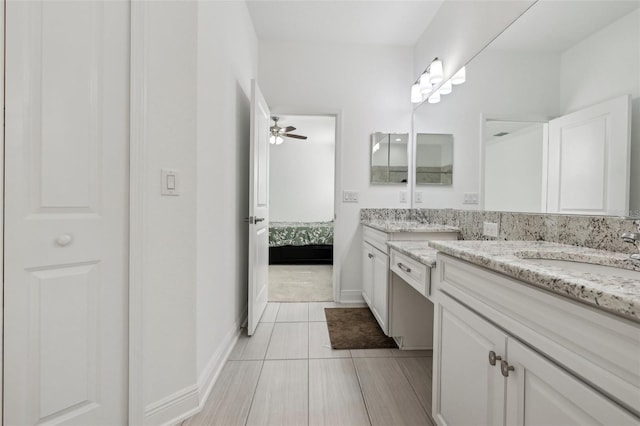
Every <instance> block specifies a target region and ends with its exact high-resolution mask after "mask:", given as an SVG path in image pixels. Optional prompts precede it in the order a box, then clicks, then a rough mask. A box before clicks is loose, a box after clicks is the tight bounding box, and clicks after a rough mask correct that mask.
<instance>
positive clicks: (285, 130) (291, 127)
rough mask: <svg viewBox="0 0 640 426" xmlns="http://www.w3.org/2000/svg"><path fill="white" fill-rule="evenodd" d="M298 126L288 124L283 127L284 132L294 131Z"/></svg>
mask: <svg viewBox="0 0 640 426" xmlns="http://www.w3.org/2000/svg"><path fill="white" fill-rule="evenodd" d="M295 129H296V128H295V127H293V126H287V127H285V128H284V129H282V131H283V132H285V133H287V132H293V131H294V130H295Z"/></svg>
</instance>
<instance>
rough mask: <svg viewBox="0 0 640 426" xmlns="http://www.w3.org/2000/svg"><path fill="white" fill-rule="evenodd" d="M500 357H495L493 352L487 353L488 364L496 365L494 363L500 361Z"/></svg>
mask: <svg viewBox="0 0 640 426" xmlns="http://www.w3.org/2000/svg"><path fill="white" fill-rule="evenodd" d="M501 359H502V357H501V356H500V355H496V353H495V352H494V351H489V364H490V365H496V361H500V360H501Z"/></svg>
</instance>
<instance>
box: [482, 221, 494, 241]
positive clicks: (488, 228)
mask: <svg viewBox="0 0 640 426" xmlns="http://www.w3.org/2000/svg"><path fill="white" fill-rule="evenodd" d="M482 235H484V236H485V237H494V238H498V224H497V223H493V222H484V224H483V225H482Z"/></svg>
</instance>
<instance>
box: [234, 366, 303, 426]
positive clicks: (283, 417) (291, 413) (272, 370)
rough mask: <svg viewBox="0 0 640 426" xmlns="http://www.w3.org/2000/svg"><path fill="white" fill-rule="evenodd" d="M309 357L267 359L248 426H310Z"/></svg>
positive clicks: (250, 412)
mask: <svg viewBox="0 0 640 426" xmlns="http://www.w3.org/2000/svg"><path fill="white" fill-rule="evenodd" d="M308 363H309V361H307V360H285V361H265V362H264V365H263V367H262V373H261V374H260V379H259V380H258V386H257V388H256V392H255V396H254V398H253V403H252V404H251V410H249V418H248V419H247V425H248V426H251V425H257V426H264V425H292V426H300V425H306V424H308V421H309V405H308V404H309V371H308Z"/></svg>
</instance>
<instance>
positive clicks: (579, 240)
mask: <svg viewBox="0 0 640 426" xmlns="http://www.w3.org/2000/svg"><path fill="white" fill-rule="evenodd" d="M360 220H392V221H417V222H428V223H438V224H441V225H450V226H457V227H458V228H460V233H461V237H462V239H463V240H493V239H494V238H490V237H484V236H483V235H482V225H483V222H494V223H497V224H498V238H497V239H498V240H527V241H551V242H556V243H562V244H570V245H576V246H583V247H590V248H595V249H600V250H609V251H617V252H622V253H634V252H636V249H635V248H634V246H632V245H631V244H628V243H625V242H623V241H622V239H620V235H621V234H622V233H623V232H635V230H636V229H635V226H634V225H633V220H632V219H625V218H619V217H610V216H609V217H605V216H568V215H556V214H542V213H540V214H530V213H507V212H485V211H477V210H453V209H361V210H360Z"/></svg>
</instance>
